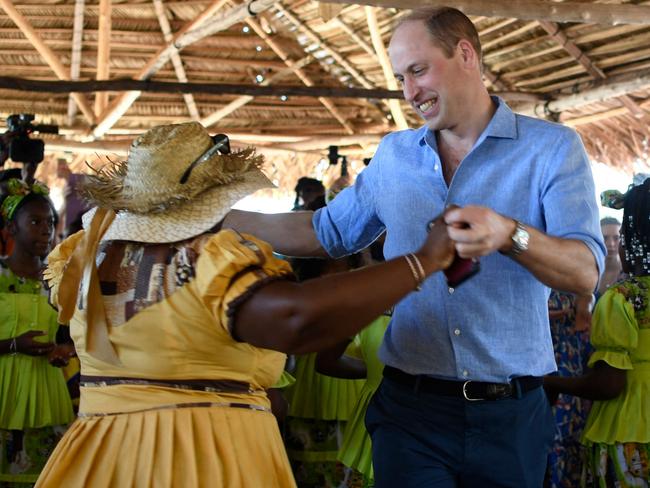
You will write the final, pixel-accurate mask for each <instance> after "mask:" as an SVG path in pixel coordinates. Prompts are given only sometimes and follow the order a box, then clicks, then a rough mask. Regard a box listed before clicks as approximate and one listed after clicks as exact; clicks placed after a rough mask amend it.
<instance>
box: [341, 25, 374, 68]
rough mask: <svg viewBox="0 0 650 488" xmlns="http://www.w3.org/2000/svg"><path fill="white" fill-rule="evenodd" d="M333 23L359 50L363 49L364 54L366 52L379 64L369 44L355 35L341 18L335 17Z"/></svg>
mask: <svg viewBox="0 0 650 488" xmlns="http://www.w3.org/2000/svg"><path fill="white" fill-rule="evenodd" d="M334 22H336V25H337V26H338V27H340V28H341V29H342V30H343V31H344V32H345V33H346V34H347V35H348V36H350V39H352V40H353V41H355V42H356V43H357V44H358V45H359V46H360V47H361V49H363V50H364V51H365V52H367V53H368V54H369V55H370V56H372V57H373V58H374V59H375V61H377V63H379V57H378V56H377V53H376V52H375V50H374V49H373V48H372V46H371V45H370V44H368V43H367V42H366V40H365V39H363V38H362V37H361V36H360V35H359V34H357V33H356V32H355V31H354V29H352V27H350V26H349V25H348V24H346V23H345V22H344V21H343V20H342V19H341V17H337V18H335V19H334Z"/></svg>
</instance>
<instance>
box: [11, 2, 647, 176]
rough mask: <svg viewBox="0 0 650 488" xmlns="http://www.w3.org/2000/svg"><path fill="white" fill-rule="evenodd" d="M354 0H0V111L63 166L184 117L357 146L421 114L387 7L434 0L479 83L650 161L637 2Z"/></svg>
mask: <svg viewBox="0 0 650 488" xmlns="http://www.w3.org/2000/svg"><path fill="white" fill-rule="evenodd" d="M356 1H357V3H351V2H350V1H349V0H335V3H319V2H317V1H314V0H281V1H275V2H274V1H273V0H252V1H251V0H248V1H245V2H242V1H241V0H136V1H132V0H131V1H128V2H126V1H122V0H0V65H1V66H2V73H0V74H1V75H2V76H0V99H1V100H2V103H1V104H0V117H1V118H2V120H4V119H6V117H7V116H8V115H10V114H14V113H33V114H35V115H36V120H35V122H41V123H50V124H57V125H58V126H59V127H60V134H59V135H57V136H51V135H44V136H41V137H42V138H43V139H45V141H46V150H47V152H48V159H52V158H61V157H65V158H66V159H67V161H68V162H69V163H70V164H71V165H72V166H73V169H77V170H78V169H79V168H81V167H83V162H84V161H85V160H86V159H88V158H89V155H94V154H104V153H115V154H117V155H118V157H121V156H122V155H123V154H124V153H125V151H126V148H128V145H129V143H130V141H131V140H132V139H133V138H134V136H135V135H137V134H139V133H141V132H143V131H144V130H146V129H148V128H150V127H152V126H154V125H159V124H163V123H172V122H181V121H187V120H198V121H201V122H202V123H203V124H205V125H206V126H207V127H209V128H210V130H211V131H212V132H224V133H226V134H229V135H230V136H231V139H232V140H233V141H234V142H235V143H236V144H242V145H245V144H254V145H256V146H258V147H260V148H264V151H265V152H266V153H267V155H271V157H272V158H273V157H275V156H277V157H278V158H284V159H285V160H291V159H292V158H293V160H295V158H296V156H295V155H296V154H298V155H306V157H307V159H308V160H310V161H313V160H314V158H315V160H317V159H320V158H321V157H323V156H324V155H325V154H326V151H327V147H328V146H329V145H338V146H340V147H341V152H342V153H345V154H349V155H350V156H352V157H353V156H358V158H359V159H360V158H363V157H368V156H371V155H372V152H373V150H374V148H375V147H376V144H377V142H378V141H379V139H380V138H381V136H382V135H384V134H386V133H387V132H390V131H391V130H395V129H396V128H405V127H409V126H410V127H417V126H419V125H420V124H421V121H420V119H419V118H418V117H417V115H416V114H415V113H414V112H413V110H412V109H411V108H410V107H409V105H408V104H407V103H405V102H404V101H403V100H401V95H400V92H399V91H398V86H397V84H396V82H395V79H394V77H393V75H392V70H391V67H390V63H389V61H388V58H387V54H386V46H387V44H388V41H389V38H390V33H391V29H392V26H393V25H394V22H395V21H396V20H397V19H398V18H399V17H400V16H401V15H403V14H404V13H405V12H406V11H407V10H406V9H409V8H413V7H415V6H423V5H445V4H446V5H452V6H455V7H457V8H460V9H461V10H463V11H464V12H465V13H466V14H468V15H469V16H470V17H471V19H472V20H473V22H474V23H475V25H476V27H477V29H478V31H479V34H480V38H481V41H482V44H483V49H484V56H483V57H484V66H485V70H484V73H485V79H486V84H487V86H488V88H489V90H490V91H491V92H493V93H495V94H499V95H500V96H502V97H503V98H504V99H506V100H507V101H508V103H509V104H510V105H511V106H512V107H513V108H514V109H515V110H516V111H518V112H520V113H525V114H529V115H534V116H538V117H545V118H549V119H551V120H555V121H558V122H562V123H564V124H567V125H569V126H571V127H574V128H575V129H576V130H578V132H579V133H580V134H581V136H582V138H583V141H584V143H585V146H586V148H587V150H588V152H589V154H590V156H591V157H592V158H593V159H594V160H596V161H600V162H604V163H606V164H609V165H612V166H614V167H617V168H621V169H624V170H626V171H628V172H631V171H632V168H633V166H634V165H638V164H641V165H642V166H643V165H645V166H647V165H648V138H649V136H650V123H649V122H650V2H647V1H623V0H602V1H588V0H570V1H552V0H529V1H521V0H458V1H454V0H448V1H445V2H442V1H438V0H424V1H418V0H356ZM73 90H74V91H73ZM287 151H288V152H287ZM287 155H291V156H287ZM287 158H289V159H287ZM310 164H311V163H310ZM283 168H284V169H285V170H290V164H288V163H287V164H285V165H284V166H283ZM300 171H301V172H303V173H304V171H305V168H304V167H301V168H300Z"/></svg>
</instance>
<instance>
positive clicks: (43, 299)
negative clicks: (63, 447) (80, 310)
mask: <svg viewBox="0 0 650 488" xmlns="http://www.w3.org/2000/svg"><path fill="white" fill-rule="evenodd" d="M58 327H59V325H58V322H57V314H56V311H55V310H54V309H53V308H52V307H51V306H50V305H49V304H48V301H47V292H46V291H45V290H44V289H43V287H42V285H41V283H40V281H37V280H32V279H24V278H21V277H19V276H16V275H15V274H14V273H13V272H12V271H11V270H10V269H9V267H8V266H7V265H6V264H5V263H4V262H3V261H0V340H6V339H11V338H13V337H16V336H19V335H21V334H23V333H25V332H27V331H30V330H41V331H44V332H46V333H47V335H45V336H43V338H42V339H40V338H39V339H37V340H42V341H44V342H54V340H55V337H56V332H57V329H58ZM73 419H74V414H73V411H72V403H71V401H70V395H69V393H68V389H67V387H66V383H65V379H64V377H63V373H62V372H61V370H60V369H59V368H55V367H54V366H51V365H50V363H49V362H48V359H47V356H28V355H26V354H2V355H0V483H6V484H9V486H24V485H22V483H35V482H36V479H37V478H38V475H39V473H40V471H41V469H42V468H43V466H44V465H45V462H46V461H47V458H48V457H49V455H50V453H51V452H52V451H53V449H54V446H55V445H56V442H57V441H58V439H59V438H60V437H61V436H62V435H63V433H64V432H65V428H66V426H67V424H69V423H70V422H72V420H73Z"/></svg>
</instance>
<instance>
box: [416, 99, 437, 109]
mask: <svg viewBox="0 0 650 488" xmlns="http://www.w3.org/2000/svg"><path fill="white" fill-rule="evenodd" d="M437 101H438V97H433V98H431V99H429V100H427V101H426V102H422V103H420V104H419V105H418V110H419V111H420V112H426V111H427V110H429V109H431V107H433V105H434V104H435V103H436V102H437Z"/></svg>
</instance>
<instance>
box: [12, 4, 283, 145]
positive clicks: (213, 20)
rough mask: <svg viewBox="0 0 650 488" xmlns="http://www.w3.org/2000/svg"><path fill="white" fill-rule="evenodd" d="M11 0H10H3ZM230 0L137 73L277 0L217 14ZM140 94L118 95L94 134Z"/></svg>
mask: <svg viewBox="0 0 650 488" xmlns="http://www.w3.org/2000/svg"><path fill="white" fill-rule="evenodd" d="M2 1H8V0H2ZM226 2H227V0H214V1H213V2H212V3H211V4H210V5H209V6H208V7H207V9H206V10H204V11H203V13H201V15H199V16H198V17H197V18H196V19H194V20H193V21H192V22H189V23H188V24H186V27H184V28H183V29H181V30H180V31H179V32H178V33H177V34H176V35H175V36H174V40H173V42H172V43H169V44H167V45H166V46H164V47H163V48H162V49H161V50H160V51H159V52H158V53H157V54H156V55H155V56H154V57H153V58H152V59H151V60H150V61H149V62H148V63H147V65H146V66H145V67H144V68H142V69H141V70H140V72H139V73H138V74H137V75H136V78H138V79H141V80H144V79H148V78H150V77H151V76H153V75H154V74H155V73H156V72H157V71H158V70H159V69H160V68H161V67H162V66H164V65H165V63H167V61H169V59H170V57H171V55H172V53H174V52H178V51H180V50H181V49H183V48H184V47H187V46H189V45H190V44H192V43H193V42H196V41H198V40H200V39H202V38H204V37H206V36H210V35H212V34H215V33H216V32H219V31H220V30H225V29H227V28H228V27H230V26H231V25H233V24H236V23H238V22H241V21H242V20H244V19H246V18H248V17H251V16H254V15H257V14H258V13H260V12H262V11H264V10H266V9H267V8H269V7H270V6H271V5H273V3H274V2H275V0H251V1H250V2H249V3H247V4H242V5H239V6H237V7H235V8H233V9H231V10H230V11H228V12H227V13H225V14H223V15H220V16H216V15H214V13H215V12H216V11H217V10H218V9H220V8H221V7H222V5H224V4H225V3H226ZM139 96H140V92H137V91H132V92H128V93H125V94H123V95H122V96H121V97H118V99H116V100H115V101H113V103H112V104H111V106H110V107H108V109H107V110H106V111H104V113H103V114H102V116H101V117H100V120H99V121H98V123H97V126H96V127H95V129H94V130H93V131H92V138H98V137H101V136H102V135H104V133H105V132H106V131H107V130H108V129H110V128H111V127H112V126H113V124H115V122H117V120H118V119H119V118H120V117H121V116H122V114H124V113H125V112H126V111H127V110H128V108H129V107H130V106H131V104H132V103H133V102H134V101H135V100H136V99H137V98H138V97H139Z"/></svg>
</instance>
